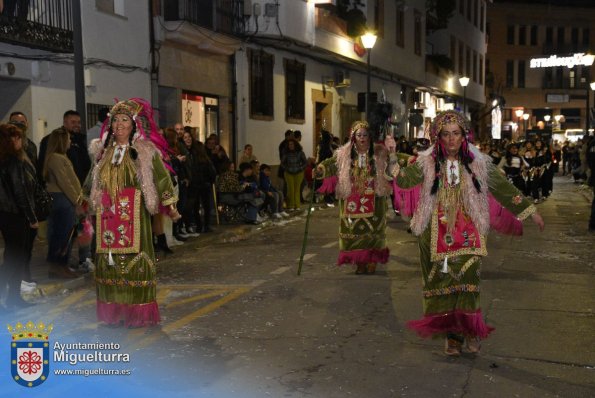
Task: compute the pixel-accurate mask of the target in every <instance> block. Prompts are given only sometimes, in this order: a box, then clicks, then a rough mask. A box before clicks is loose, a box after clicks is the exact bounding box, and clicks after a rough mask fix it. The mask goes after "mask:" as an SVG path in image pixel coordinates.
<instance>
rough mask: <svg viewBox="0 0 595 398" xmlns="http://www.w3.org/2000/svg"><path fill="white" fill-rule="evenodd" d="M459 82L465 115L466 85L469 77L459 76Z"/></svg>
mask: <svg viewBox="0 0 595 398" xmlns="http://www.w3.org/2000/svg"><path fill="white" fill-rule="evenodd" d="M459 83H460V84H461V86H462V87H463V115H464V116H465V117H467V85H468V84H469V78H468V77H467V76H463V77H460V78H459Z"/></svg>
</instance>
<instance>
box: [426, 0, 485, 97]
mask: <svg viewBox="0 0 595 398" xmlns="http://www.w3.org/2000/svg"><path fill="white" fill-rule="evenodd" d="M455 3H456V7H455V10H454V13H453V15H452V18H451V19H450V20H449V21H448V26H447V28H446V29H441V30H438V31H436V32H433V33H432V34H431V35H430V36H429V37H428V42H429V43H430V44H431V49H429V51H428V53H433V54H444V55H446V56H448V57H449V58H451V60H452V61H453V66H454V70H453V71H448V72H447V73H446V74H445V75H438V74H435V73H433V72H432V71H428V75H427V76H426V81H428V83H433V84H431V85H434V86H436V87H438V88H439V89H441V90H443V91H445V92H446V93H451V94H454V95H456V96H458V97H462V96H463V94H464V93H463V91H464V90H463V87H462V86H461V85H460V83H459V81H458V79H459V78H460V77H462V76H467V77H469V78H470V80H469V85H468V86H467V90H466V93H465V95H466V98H467V100H468V101H469V102H471V103H476V104H483V103H485V79H483V77H481V78H480V76H479V75H480V74H481V71H482V68H481V67H480V60H481V59H483V60H484V62H485V58H486V51H487V45H486V35H485V24H486V15H485V14H486V9H487V7H486V1H485V0H473V1H472V2H471V3H470V4H471V20H469V18H468V17H467V8H468V5H469V2H468V1H467V0H457V1H456V2H455ZM461 3H462V4H463V13H461V7H460V6H461ZM474 4H477V5H476V6H475V5H474ZM481 5H483V8H482V6H481ZM482 9H483V23H484V27H483V30H482V28H481V21H482ZM476 13H477V16H475V14H476ZM476 22H477V24H476ZM451 38H452V39H455V40H456V46H455V54H454V57H453V54H451ZM461 45H462V46H463V48H464V49H465V51H464V57H463V64H464V65H463V68H460V67H459V56H458V51H459V47H460V46H461ZM467 48H469V49H470V55H471V59H470V64H471V69H473V67H474V66H473V65H474V63H473V54H474V52H475V53H476V54H477V64H476V68H477V72H476V80H474V79H473V72H472V71H468V70H466V56H467V54H466V51H467ZM480 56H481V57H480ZM444 72H446V71H444ZM483 72H484V74H485V67H484V68H483ZM468 105H469V104H468Z"/></svg>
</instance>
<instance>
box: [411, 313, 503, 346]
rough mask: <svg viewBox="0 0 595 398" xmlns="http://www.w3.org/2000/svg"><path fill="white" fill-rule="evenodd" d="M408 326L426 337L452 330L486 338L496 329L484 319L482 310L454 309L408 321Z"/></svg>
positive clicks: (451, 331) (452, 331)
mask: <svg viewBox="0 0 595 398" xmlns="http://www.w3.org/2000/svg"><path fill="white" fill-rule="evenodd" d="M407 327H408V328H409V329H411V330H413V331H414V332H416V333H417V334H418V335H419V336H420V337H426V338H427V337H434V336H436V335H442V334H445V333H449V332H450V333H456V334H462V335H465V336H477V337H479V338H481V339H485V338H487V337H488V335H489V334H490V333H491V332H492V331H494V328H493V327H491V326H489V325H487V324H486V323H485V322H484V321H483V317H482V315H481V310H477V311H472V312H467V311H462V310H453V311H451V312H448V313H445V314H433V315H426V316H424V317H423V318H422V319H419V320H415V321H409V322H407Z"/></svg>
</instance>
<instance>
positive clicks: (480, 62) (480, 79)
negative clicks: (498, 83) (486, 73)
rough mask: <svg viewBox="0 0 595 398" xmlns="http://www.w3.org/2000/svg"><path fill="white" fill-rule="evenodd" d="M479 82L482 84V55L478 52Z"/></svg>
mask: <svg viewBox="0 0 595 398" xmlns="http://www.w3.org/2000/svg"><path fill="white" fill-rule="evenodd" d="M479 84H480V85H482V86H483V55H481V54H479Z"/></svg>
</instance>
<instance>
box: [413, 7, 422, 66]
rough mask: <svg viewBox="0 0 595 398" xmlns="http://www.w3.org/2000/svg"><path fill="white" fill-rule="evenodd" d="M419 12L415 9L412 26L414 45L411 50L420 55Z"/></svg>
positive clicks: (420, 30)
mask: <svg viewBox="0 0 595 398" xmlns="http://www.w3.org/2000/svg"><path fill="white" fill-rule="evenodd" d="M421 32H422V29H421V13H420V12H419V11H417V10H415V13H414V27H413V36H414V47H413V51H414V52H415V54H416V55H421V40H422V38H421Z"/></svg>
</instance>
